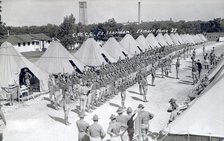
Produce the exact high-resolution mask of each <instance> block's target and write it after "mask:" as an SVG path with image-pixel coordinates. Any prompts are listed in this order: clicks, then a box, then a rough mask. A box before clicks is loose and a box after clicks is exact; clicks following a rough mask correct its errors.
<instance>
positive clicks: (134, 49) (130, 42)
mask: <svg viewBox="0 0 224 141" xmlns="http://www.w3.org/2000/svg"><path fill="white" fill-rule="evenodd" d="M120 44H121V45H122V46H123V47H124V48H125V49H126V50H127V51H128V52H130V53H131V55H135V54H139V53H141V50H142V51H144V48H143V47H141V45H140V44H139V43H138V42H137V41H136V40H135V39H134V38H133V37H132V36H131V35H130V34H126V35H125V36H124V38H123V39H122V40H121V41H120Z"/></svg>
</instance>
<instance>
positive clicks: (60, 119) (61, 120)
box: [48, 115, 65, 124]
mask: <svg viewBox="0 0 224 141" xmlns="http://www.w3.org/2000/svg"><path fill="white" fill-rule="evenodd" d="M48 116H49V117H50V118H51V119H53V120H55V121H57V122H60V123H62V124H65V120H64V119H63V118H60V117H55V116H51V115H48Z"/></svg>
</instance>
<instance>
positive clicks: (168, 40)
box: [164, 33, 174, 45]
mask: <svg viewBox="0 0 224 141" xmlns="http://www.w3.org/2000/svg"><path fill="white" fill-rule="evenodd" d="M164 38H165V40H166V42H167V43H168V44H169V45H174V42H173V41H172V39H171V37H170V36H169V35H168V33H166V34H164Z"/></svg>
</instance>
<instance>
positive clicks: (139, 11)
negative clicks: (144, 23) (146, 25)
mask: <svg viewBox="0 0 224 141" xmlns="http://www.w3.org/2000/svg"><path fill="white" fill-rule="evenodd" d="M138 23H139V24H140V23H141V2H140V1H139V2H138Z"/></svg>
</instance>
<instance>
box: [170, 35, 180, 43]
mask: <svg viewBox="0 0 224 141" xmlns="http://www.w3.org/2000/svg"><path fill="white" fill-rule="evenodd" d="M170 37H171V39H172V41H173V42H174V44H175V45H180V43H179V41H178V39H177V37H176V36H175V34H173V33H171V34H170Z"/></svg>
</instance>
